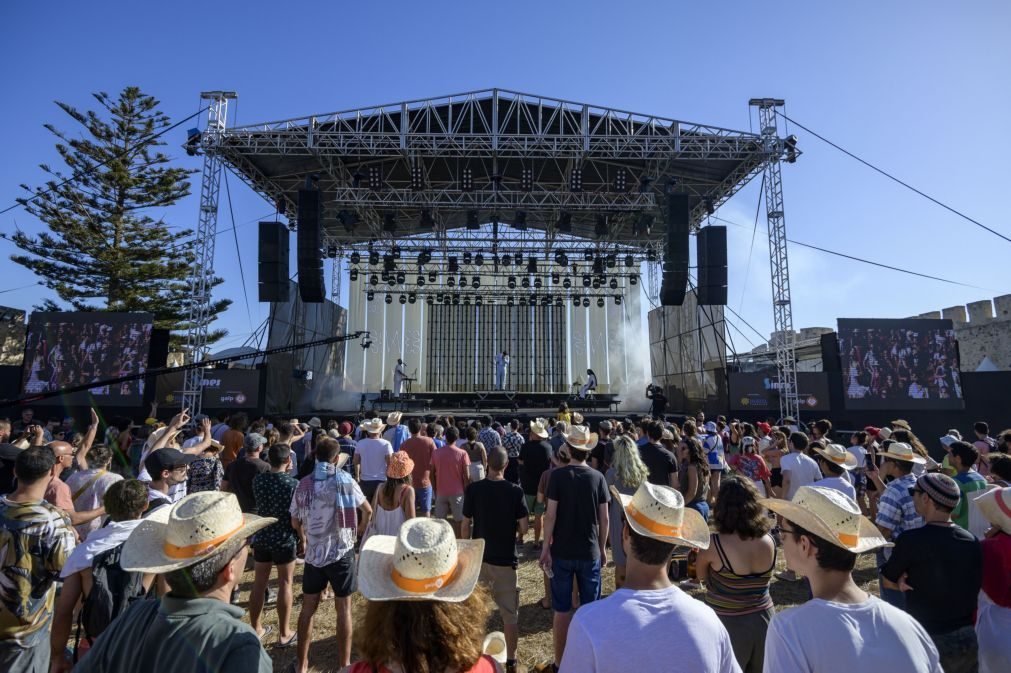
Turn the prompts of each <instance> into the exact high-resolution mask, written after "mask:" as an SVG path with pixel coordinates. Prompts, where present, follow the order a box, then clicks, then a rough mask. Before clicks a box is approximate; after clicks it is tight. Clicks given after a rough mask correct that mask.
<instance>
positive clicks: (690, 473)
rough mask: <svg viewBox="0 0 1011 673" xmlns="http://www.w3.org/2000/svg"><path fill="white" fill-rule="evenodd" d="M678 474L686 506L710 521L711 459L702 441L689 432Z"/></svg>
mask: <svg viewBox="0 0 1011 673" xmlns="http://www.w3.org/2000/svg"><path fill="white" fill-rule="evenodd" d="M685 425H686V426H687V425H688V424H687V423H685ZM693 427H694V424H693ZM678 474H680V475H681V484H680V488H679V490H680V491H681V495H683V496H684V499H685V507H691V508H692V509H694V510H695V511H696V512H698V513H699V514H701V515H702V518H703V519H705V520H706V521H708V520H709V503H708V501H707V500H708V498H709V461H708V460H707V459H706V452H705V451H704V450H703V449H702V442H700V441H699V440H698V438H697V437H695V436H694V435H690V434H688V433H687V432H686V433H685V436H684V437H683V438H682V439H681V469H680V470H679V472H678Z"/></svg>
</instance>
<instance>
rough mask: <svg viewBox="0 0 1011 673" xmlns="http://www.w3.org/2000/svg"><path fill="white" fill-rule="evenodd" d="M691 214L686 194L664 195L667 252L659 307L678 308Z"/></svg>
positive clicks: (684, 283) (682, 296)
mask: <svg viewBox="0 0 1011 673" xmlns="http://www.w3.org/2000/svg"><path fill="white" fill-rule="evenodd" d="M690 212H691V208H690V203H689V200H688V195H687V194H668V195H667V218H666V219H667V250H666V254H665V255H664V264H663V278H662V280H661V283H660V304H661V305H662V306H681V305H682V304H683V303H684V301H685V288H686V287H687V285H688V229H689V221H690V218H689V213H690Z"/></svg>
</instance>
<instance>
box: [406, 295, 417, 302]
mask: <svg viewBox="0 0 1011 673" xmlns="http://www.w3.org/2000/svg"><path fill="white" fill-rule="evenodd" d="M417 301H418V295H416V294H414V293H413V292H412V293H411V294H409V295H407V303H408V304H414V303H417Z"/></svg>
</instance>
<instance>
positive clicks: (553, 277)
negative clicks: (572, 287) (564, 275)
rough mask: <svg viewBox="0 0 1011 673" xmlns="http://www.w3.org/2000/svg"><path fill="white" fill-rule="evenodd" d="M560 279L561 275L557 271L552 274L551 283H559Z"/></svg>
mask: <svg viewBox="0 0 1011 673" xmlns="http://www.w3.org/2000/svg"><path fill="white" fill-rule="evenodd" d="M560 280H561V276H559V275H558V274H557V273H553V274H551V284H552V285H558V282H559V281H560Z"/></svg>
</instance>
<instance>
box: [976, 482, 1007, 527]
mask: <svg viewBox="0 0 1011 673" xmlns="http://www.w3.org/2000/svg"><path fill="white" fill-rule="evenodd" d="M973 502H975V503H976V507H979V511H980V514H982V515H983V516H984V517H986V520H987V521H989V522H990V523H992V524H993V525H994V526H997V527H998V528H1000V529H1001V530H1002V531H1004V532H1005V533H1007V534H1008V535H1011V488H991V489H990V490H988V491H987V492H986V493H984V494H983V495H981V496H979V497H978V498H974V499H973Z"/></svg>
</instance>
